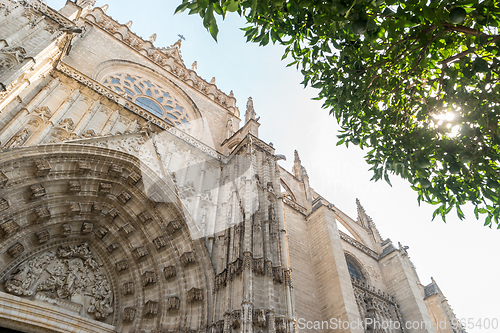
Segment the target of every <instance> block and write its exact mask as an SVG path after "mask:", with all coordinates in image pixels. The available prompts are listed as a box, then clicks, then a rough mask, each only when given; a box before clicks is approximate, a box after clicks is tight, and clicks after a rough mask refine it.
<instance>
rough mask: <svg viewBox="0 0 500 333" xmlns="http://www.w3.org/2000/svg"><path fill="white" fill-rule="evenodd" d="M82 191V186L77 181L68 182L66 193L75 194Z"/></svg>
mask: <svg viewBox="0 0 500 333" xmlns="http://www.w3.org/2000/svg"><path fill="white" fill-rule="evenodd" d="M81 190H82V184H80V181H79V180H70V181H69V182H68V192H70V193H77V192H80V191H81Z"/></svg>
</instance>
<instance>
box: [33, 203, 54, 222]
mask: <svg viewBox="0 0 500 333" xmlns="http://www.w3.org/2000/svg"><path fill="white" fill-rule="evenodd" d="M35 214H36V221H37V223H42V222H43V221H46V220H48V219H49V218H50V216H51V214H50V210H49V208H48V207H47V206H41V207H37V208H35Z"/></svg>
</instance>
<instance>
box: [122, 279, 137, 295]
mask: <svg viewBox="0 0 500 333" xmlns="http://www.w3.org/2000/svg"><path fill="white" fill-rule="evenodd" d="M134 293H135V284H134V282H126V283H124V284H123V294H124V295H133V294H134Z"/></svg>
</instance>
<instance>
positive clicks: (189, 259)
mask: <svg viewBox="0 0 500 333" xmlns="http://www.w3.org/2000/svg"><path fill="white" fill-rule="evenodd" d="M195 262H196V256H195V254H194V252H184V253H183V254H182V255H181V264H182V266H187V265H189V264H192V263H195Z"/></svg>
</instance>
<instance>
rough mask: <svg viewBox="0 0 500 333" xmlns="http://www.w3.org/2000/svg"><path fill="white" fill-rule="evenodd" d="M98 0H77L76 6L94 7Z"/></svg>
mask: <svg viewBox="0 0 500 333" xmlns="http://www.w3.org/2000/svg"><path fill="white" fill-rule="evenodd" d="M95 3H96V0H76V4H77V5H78V6H80V7H82V8H84V7H92V6H93V5H95Z"/></svg>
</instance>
